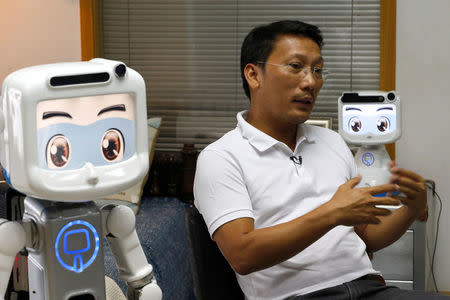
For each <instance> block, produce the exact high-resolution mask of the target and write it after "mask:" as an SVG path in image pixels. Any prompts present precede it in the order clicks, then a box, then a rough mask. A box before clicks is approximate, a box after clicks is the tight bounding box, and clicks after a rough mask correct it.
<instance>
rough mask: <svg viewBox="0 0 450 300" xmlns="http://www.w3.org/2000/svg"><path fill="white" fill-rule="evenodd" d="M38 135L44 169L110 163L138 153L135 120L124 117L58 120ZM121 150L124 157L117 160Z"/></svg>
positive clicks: (39, 131)
mask: <svg viewBox="0 0 450 300" xmlns="http://www.w3.org/2000/svg"><path fill="white" fill-rule="evenodd" d="M37 138H38V155H39V156H38V164H39V167H40V168H43V169H52V170H74V169H79V168H82V167H83V166H84V164H85V163H87V162H90V163H92V164H93V165H94V166H102V165H108V164H111V163H114V162H118V161H124V160H127V159H129V158H131V157H132V156H133V154H134V153H135V152H136V149H135V145H136V129H135V122H134V121H132V120H129V119H125V118H107V119H101V120H99V121H97V122H94V123H91V124H89V125H78V124H73V123H56V124H52V125H49V126H46V127H43V128H41V129H39V130H38V132H37ZM50 143H51V144H50ZM117 147H119V148H120V149H118V148H117ZM116 148H117V149H116ZM116 152H117V153H116ZM119 152H120V153H119ZM122 153H123V158H122V159H117V160H115V159H114V157H116V156H118V154H121V155H122ZM116 154H117V155H116ZM49 163H51V164H53V166H52V165H49ZM58 167H59V168H58Z"/></svg>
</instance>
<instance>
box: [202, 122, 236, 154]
mask: <svg viewBox="0 0 450 300" xmlns="http://www.w3.org/2000/svg"><path fill="white" fill-rule="evenodd" d="M243 143H244V138H243V137H242V135H241V133H240V131H239V129H238V128H235V129H233V130H230V131H228V132H227V133H225V134H224V135H223V136H222V137H221V138H219V139H218V140H216V141H214V142H212V143H211V144H209V145H208V146H206V147H205V148H204V149H203V151H202V152H207V151H216V152H228V151H233V150H234V149H236V148H237V147H239V146H241V145H242V144H243Z"/></svg>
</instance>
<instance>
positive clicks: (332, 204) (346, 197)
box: [325, 176, 400, 226]
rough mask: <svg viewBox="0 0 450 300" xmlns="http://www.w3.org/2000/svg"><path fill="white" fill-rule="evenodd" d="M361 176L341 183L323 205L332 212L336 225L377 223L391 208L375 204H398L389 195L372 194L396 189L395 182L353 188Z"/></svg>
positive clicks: (397, 201) (389, 212) (398, 202)
mask: <svg viewBox="0 0 450 300" xmlns="http://www.w3.org/2000/svg"><path fill="white" fill-rule="evenodd" d="M360 181H361V177H360V176H358V177H355V178H352V179H350V180H349V181H347V182H346V183H344V184H343V185H341V186H340V187H339V188H338V190H337V191H336V193H335V194H334V195H333V198H331V200H330V201H329V202H327V203H326V204H325V205H327V206H329V208H330V209H331V210H332V211H333V212H334V213H333V214H332V215H333V217H334V218H335V221H336V225H345V226H355V225H359V224H378V223H379V222H380V220H379V218H378V217H380V216H387V215H389V214H391V210H389V209H385V208H379V207H376V205H399V204H400V201H399V200H397V199H394V198H391V197H374V196H373V195H377V194H382V193H390V192H395V191H397V190H398V188H399V187H398V185H396V184H383V185H379V186H374V187H362V188H355V186H356V185H357V184H358V183H359V182H360Z"/></svg>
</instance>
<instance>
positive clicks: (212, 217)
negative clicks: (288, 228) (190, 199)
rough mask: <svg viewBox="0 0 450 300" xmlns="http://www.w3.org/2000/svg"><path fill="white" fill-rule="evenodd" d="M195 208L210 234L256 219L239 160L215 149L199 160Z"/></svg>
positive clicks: (201, 155) (196, 173) (204, 151)
mask: <svg viewBox="0 0 450 300" xmlns="http://www.w3.org/2000/svg"><path fill="white" fill-rule="evenodd" d="M194 205H195V206H196V207H197V209H198V210H199V212H200V213H201V214H202V215H203V219H204V220H205V223H206V225H207V227H208V230H209V233H210V235H211V236H212V235H213V233H214V232H215V231H216V230H217V229H218V228H219V227H220V226H222V225H223V224H225V223H227V222H230V221H232V220H235V219H238V218H252V219H254V215H253V209H252V205H251V201H250V198H249V196H248V192H247V189H246V186H245V183H244V179H243V173H242V170H241V168H240V167H239V164H238V162H237V161H235V160H234V159H233V158H232V157H230V156H227V155H226V154H224V153H221V152H219V151H216V150H207V149H205V150H203V151H202V152H201V153H200V155H199V157H198V160H197V168H196V172H195V180H194Z"/></svg>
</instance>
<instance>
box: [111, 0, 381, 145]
mask: <svg viewBox="0 0 450 300" xmlns="http://www.w3.org/2000/svg"><path fill="white" fill-rule="evenodd" d="M102 12H103V17H102V20H103V43H104V44H103V51H104V57H105V58H109V59H115V60H120V61H123V62H124V63H125V64H127V65H128V66H130V67H131V68H133V69H135V70H137V71H138V72H140V73H141V74H142V76H143V77H144V79H145V81H146V85H147V103H148V107H147V109H148V115H149V117H152V116H160V117H162V118H163V123H162V127H161V131H160V135H159V137H158V140H157V146H156V149H157V150H179V149H181V148H182V147H183V144H184V143H193V144H195V146H196V147H197V148H199V149H201V148H203V147H205V146H206V145H208V144H209V143H211V142H213V141H215V140H216V139H218V138H220V137H221V136H222V135H223V134H224V133H226V132H227V131H229V130H231V129H232V128H234V127H235V126H236V113H237V112H238V111H241V110H244V109H247V108H248V107H249V100H248V99H247V98H246V97H245V94H244V91H243V89H242V82H241V77H240V69H239V59H240V58H239V55H240V47H241V44H242V41H243V39H244V37H245V35H246V34H247V33H248V32H249V31H250V30H251V29H252V28H253V27H255V26H257V25H261V24H267V23H269V22H272V21H278V20H282V19H296V20H301V21H304V22H308V23H311V24H314V25H317V26H319V27H320V29H321V31H322V33H323V36H324V41H325V45H324V47H323V49H322V55H323V56H324V60H325V66H326V67H327V68H329V69H330V72H331V75H330V76H329V78H328V79H327V81H325V83H324V86H323V88H322V90H321V92H320V93H319V97H318V99H317V101H316V105H315V108H314V110H313V113H312V115H311V118H332V120H333V129H335V130H336V129H337V127H338V123H337V99H338V97H339V96H340V95H341V93H342V92H343V91H351V90H378V88H379V56H380V53H379V40H380V39H379V28H380V25H379V22H380V3H379V0H353V1H352V0H327V1H326V0H278V1H273V0H270V1H269V0H228V1H207V0H171V1H166V0H161V1H154V0H129V1H124V0H103V8H102Z"/></svg>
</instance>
